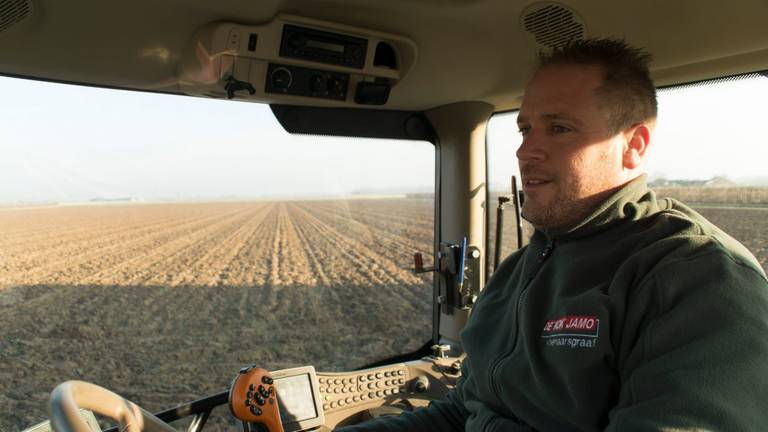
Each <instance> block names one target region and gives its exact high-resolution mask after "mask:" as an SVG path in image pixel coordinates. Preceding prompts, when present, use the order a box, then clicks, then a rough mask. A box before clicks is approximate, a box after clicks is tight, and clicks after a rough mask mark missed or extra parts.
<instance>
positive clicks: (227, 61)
mask: <svg viewBox="0 0 768 432" xmlns="http://www.w3.org/2000/svg"><path fill="white" fill-rule="evenodd" d="M416 54H417V50H416V44H415V43H413V42H412V41H411V40H409V39H407V38H404V37H402V36H397V35H392V34H386V33H381V32H376V31H371V30H365V29H360V28H356V27H350V26H346V25H341V24H334V23H328V22H324V21H318V20H313V19H308V18H302V17H296V16H288V15H280V16H278V17H277V18H275V19H274V20H273V21H272V22H270V23H268V24H265V25H254V26H249V25H243V24H234V23H213V24H209V25H207V26H205V27H203V28H202V29H200V30H199V31H198V32H197V33H196V34H195V36H194V37H193V38H192V40H191V41H190V43H189V44H188V45H187V47H186V49H185V51H184V55H183V57H182V59H181V62H180V66H179V71H178V74H179V85H180V88H181V90H182V91H183V92H185V93H188V94H193V95H199V96H207V97H215V98H228V99H233V98H235V99H242V100H253V101H258V102H266V103H282V104H293V105H322V106H329V105H331V106H339V107H343V106H359V105H384V104H386V103H387V100H388V98H389V93H390V91H391V90H393V89H396V86H397V83H398V82H400V80H402V79H403V78H404V77H405V75H406V74H407V73H408V71H409V70H410V69H411V67H412V66H413V64H414V62H415V61H416Z"/></svg>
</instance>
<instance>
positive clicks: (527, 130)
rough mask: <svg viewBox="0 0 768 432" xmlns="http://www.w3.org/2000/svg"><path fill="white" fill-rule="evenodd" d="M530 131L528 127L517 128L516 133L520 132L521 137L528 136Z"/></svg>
mask: <svg viewBox="0 0 768 432" xmlns="http://www.w3.org/2000/svg"><path fill="white" fill-rule="evenodd" d="M530 130H531V128H530V127H528V126H520V127H519V128H518V132H520V135H523V136H525V135H528V132H530Z"/></svg>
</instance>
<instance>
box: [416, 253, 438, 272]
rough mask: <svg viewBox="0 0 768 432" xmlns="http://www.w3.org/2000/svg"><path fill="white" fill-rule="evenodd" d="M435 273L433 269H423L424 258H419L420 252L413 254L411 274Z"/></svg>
mask: <svg viewBox="0 0 768 432" xmlns="http://www.w3.org/2000/svg"><path fill="white" fill-rule="evenodd" d="M433 271H437V269H436V268H434V267H426V268H425V267H424V258H423V257H422V256H421V252H416V253H415V254H413V272H414V273H416V274H419V273H429V272H433Z"/></svg>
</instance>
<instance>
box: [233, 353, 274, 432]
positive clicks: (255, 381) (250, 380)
mask: <svg viewBox="0 0 768 432" xmlns="http://www.w3.org/2000/svg"><path fill="white" fill-rule="evenodd" d="M229 409H230V410H232V414H234V416H235V417H237V418H238V419H240V420H242V421H244V422H247V423H258V424H260V425H261V426H262V427H263V428H266V430H267V431H268V432H284V431H283V423H282V421H281V420H280V411H279V410H278V408H277V393H276V390H275V381H274V380H273V379H272V375H270V373H269V372H267V370H266V369H262V368H257V367H244V368H242V369H240V373H238V374H237V376H236V377H235V380H234V381H233V382H232V388H230V390H229Z"/></svg>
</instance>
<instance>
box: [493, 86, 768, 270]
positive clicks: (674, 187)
mask: <svg viewBox="0 0 768 432" xmlns="http://www.w3.org/2000/svg"><path fill="white" fill-rule="evenodd" d="M766 98H768V78H766V76H765V75H764V74H749V75H744V76H738V77H731V78H727V79H722V80H714V81H708V82H703V83H697V84H691V85H685V86H678V87H671V88H665V89H661V90H659V91H658V106H659V113H658V121H657V126H656V131H655V133H654V136H653V138H652V140H651V143H650V147H649V155H648V158H647V165H646V172H647V173H648V177H647V179H648V184H649V186H650V187H651V188H652V189H653V190H655V191H656V194H657V195H658V196H660V197H670V198H676V199H678V200H681V201H683V202H684V203H686V204H688V205H689V206H691V207H693V209H694V210H696V211H697V212H699V213H701V214H702V215H703V216H704V217H706V218H707V219H709V220H710V221H711V222H713V223H714V224H715V225H717V226H718V227H719V228H720V229H722V230H723V231H725V232H726V233H728V234H730V235H731V236H732V237H734V238H735V239H736V240H738V241H739V242H741V243H742V244H744V245H745V246H746V247H747V248H748V249H749V250H750V251H751V252H752V254H754V255H755V257H756V258H757V259H758V261H759V262H760V264H761V265H762V267H763V269H765V270H768V171H766V169H765V161H766V160H768V145H766V142H765V138H764V137H763V136H764V134H763V133H762V123H763V117H764V109H763V108H762V105H763V104H764V101H765V100H766ZM521 142H522V139H521V136H520V134H519V132H518V127H517V112H510V113H503V114H497V115H495V116H494V117H493V118H492V119H491V121H490V123H489V126H488V140H487V143H488V183H489V185H490V187H489V195H488V199H489V202H490V203H491V208H494V209H495V208H496V207H497V205H498V197H499V196H507V195H509V194H510V193H511V183H510V179H511V177H512V176H513V175H517V176H518V181H519V170H518V166H517V158H516V157H515V151H516V150H517V148H518V147H519V146H520V143H521ZM503 218H504V219H503V220H504V222H503V225H502V226H503V232H502V237H501V238H502V242H501V246H500V248H499V249H500V259H503V258H504V257H506V256H508V255H509V254H510V253H512V252H514V251H515V250H516V249H517V230H516V219H515V214H514V211H513V206H511V205H507V206H506V210H505V211H504V216H503ZM489 221H490V224H489V229H488V233H489V236H488V246H489V249H488V250H489V251H490V252H489V253H488V254H487V256H488V257H490V258H491V260H490V261H489V269H491V270H490V271H492V270H493V267H494V264H495V263H494V262H493V261H494V260H493V257H494V251H495V235H496V234H495V233H496V215H495V213H494V214H493V215H492V216H491V217H490V218H489ZM522 232H523V235H522V236H521V237H522V243H523V244H526V243H527V239H528V237H530V235H531V234H532V232H533V228H532V227H531V225H530V224H528V223H527V222H526V221H523V229H522Z"/></svg>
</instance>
